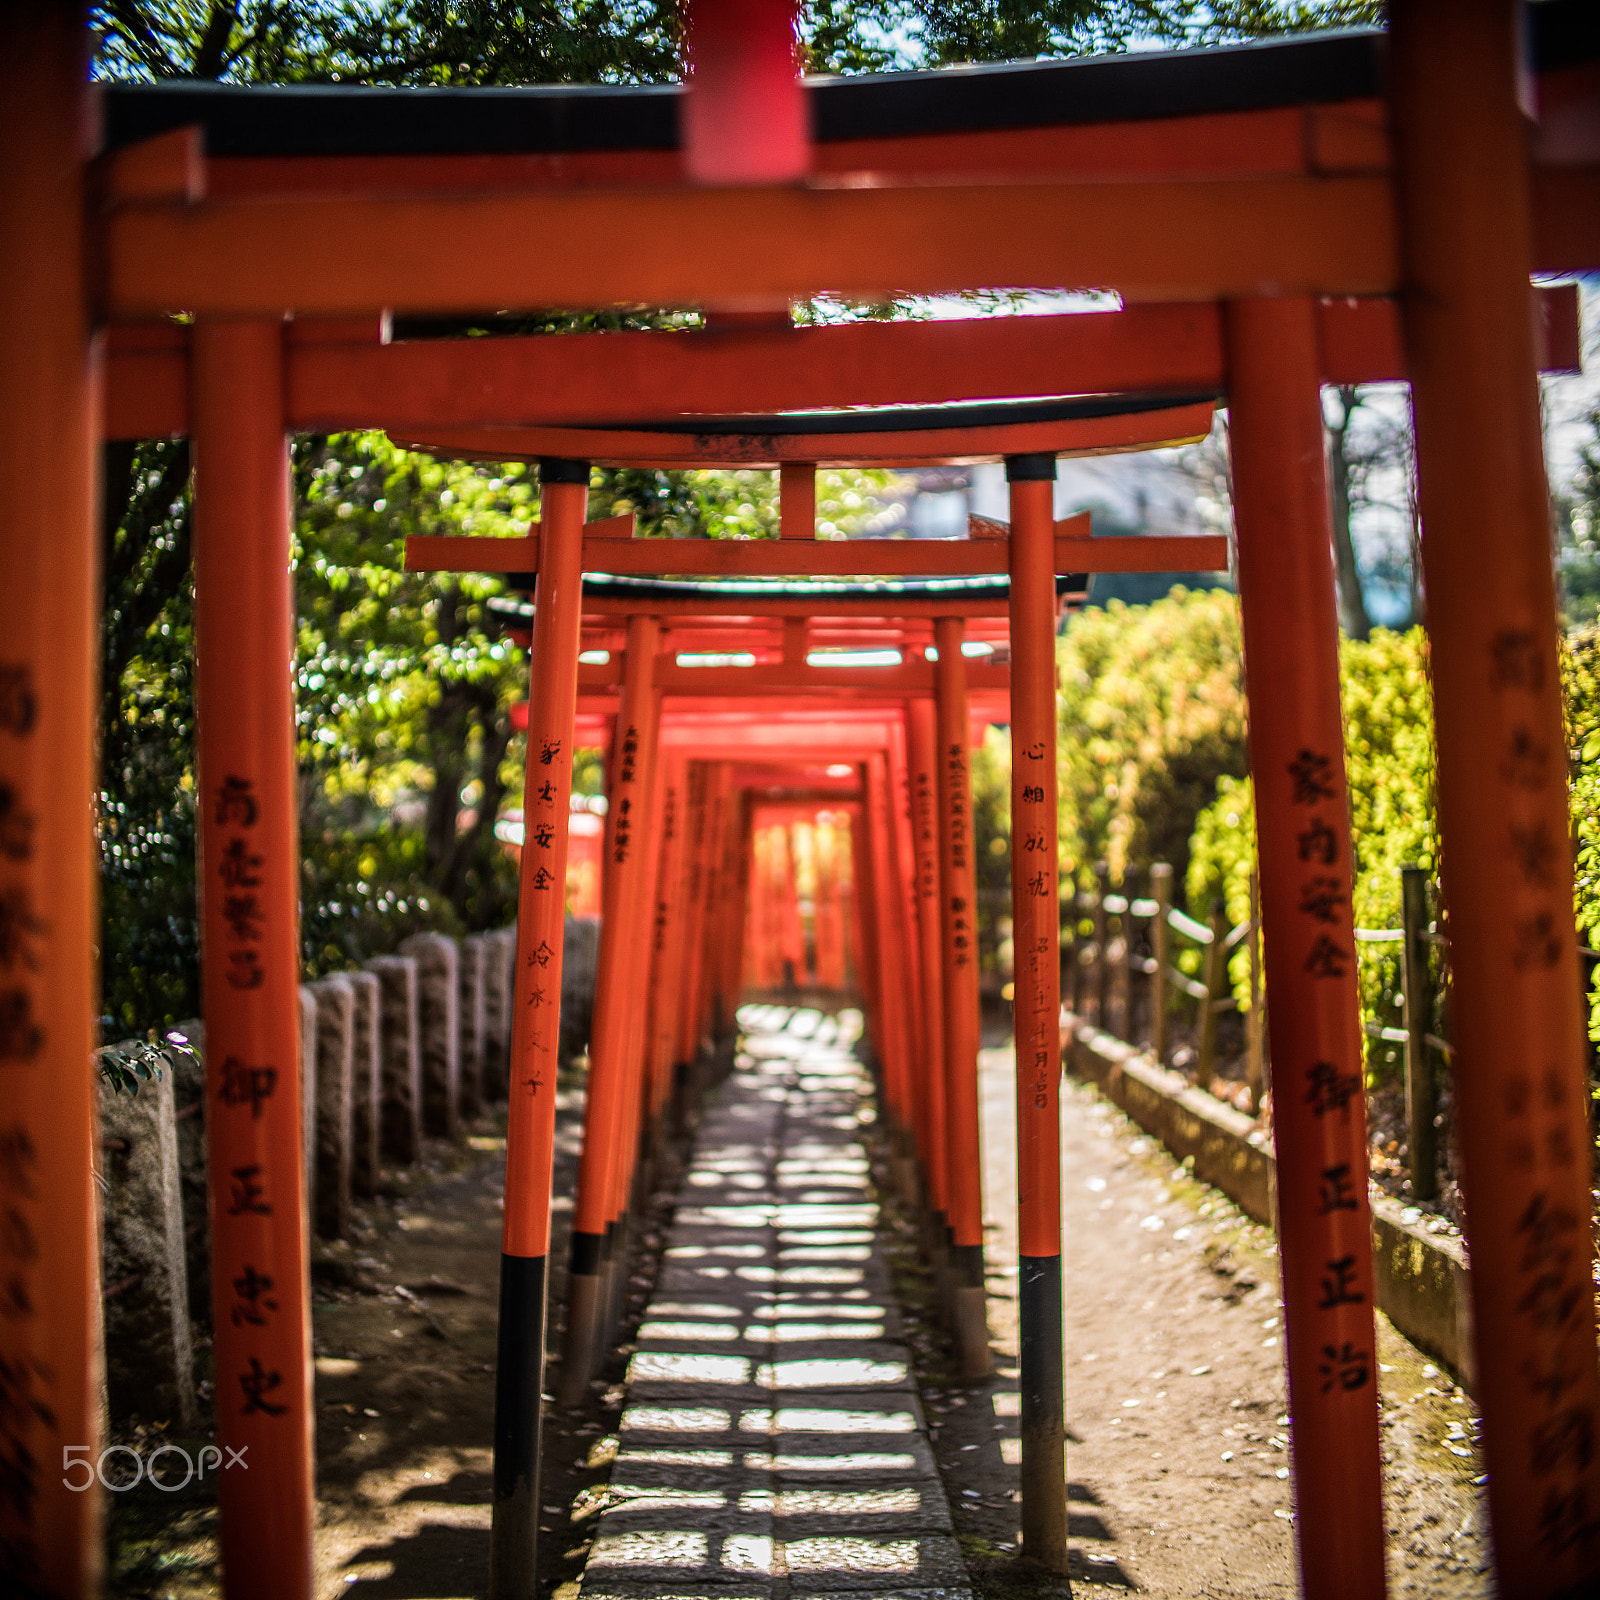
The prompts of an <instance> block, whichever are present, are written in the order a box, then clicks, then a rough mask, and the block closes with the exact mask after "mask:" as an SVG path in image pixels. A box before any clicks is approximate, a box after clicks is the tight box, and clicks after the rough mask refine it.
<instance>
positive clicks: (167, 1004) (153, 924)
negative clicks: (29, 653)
mask: <svg viewBox="0 0 1600 1600" xmlns="http://www.w3.org/2000/svg"><path fill="white" fill-rule="evenodd" d="M102 474H103V476H102V484H103V494H104V500H103V508H104V509H103V512H102V519H101V520H102V545H101V548H102V561H103V568H104V575H105V577H104V581H105V620H104V624H103V633H102V640H103V650H104V655H103V664H102V669H101V672H102V676H101V683H102V691H101V711H100V760H101V773H100V791H99V795H98V805H97V808H96V821H97V835H98V841H99V848H100V895H101V944H100V967H101V989H102V996H103V998H102V1002H101V1003H102V1008H103V1010H104V1012H105V1021H104V1022H103V1024H102V1027H103V1029H104V1031H105V1032H106V1033H107V1034H109V1035H111V1036H112V1037H115V1036H116V1035H118V1034H130V1033H138V1032H143V1030H144V1029H145V1028H146V1027H148V1026H149V1025H150V1024H151V1023H162V1024H170V1023H173V1022H176V1021H179V1020H180V1019H182V1018H184V1017H192V1016H195V1015H197V1014H198V1012H199V1010H200V982H199V930H198V927H197V925H196V920H195V875H194V859H195V856H194V853H195V822H194V768H193V747H194V671H193V662H194V627H193V591H192V589H191V586H190V581H189V451H188V446H187V444H185V443H184V442H182V441H173V440H161V441H157V442H154V443H146V444H140V445H127V444H111V445H107V446H106V448H105V451H104V455H103V464H102Z"/></svg>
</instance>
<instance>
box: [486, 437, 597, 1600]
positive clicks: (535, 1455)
mask: <svg viewBox="0 0 1600 1600" xmlns="http://www.w3.org/2000/svg"><path fill="white" fill-rule="evenodd" d="M539 483H540V504H539V520H540V541H539V544H540V549H539V577H538V588H537V589H536V591H535V595H536V606H535V611H534V618H533V641H532V647H531V652H530V653H531V660H530V663H529V674H528V676H529V684H530V688H531V691H532V692H530V694H529V697H528V736H527V737H528V753H527V768H526V773H527V775H526V778H525V780H524V782H525V790H524V798H523V815H524V819H525V832H524V838H523V845H522V867H521V884H520V888H519V892H518V897H517V968H516V994H515V1002H516V1005H515V1014H514V1016H513V1019H512V1034H511V1069H510V1073H509V1080H510V1087H509V1097H510V1106H509V1111H508V1114H507V1120H506V1209H505V1225H504V1229H503V1236H502V1241H501V1247H500V1248H501V1257H500V1322H499V1334H498V1349H497V1356H496V1368H495V1392H494V1490H493V1493H494V1509H493V1524H492V1529H491V1533H490V1543H489V1593H490V1595H491V1596H492V1597H493V1600H536V1596H537V1595H538V1593H539V1573H538V1549H539V1448H540V1437H541V1432H542V1427H541V1406H540V1395H541V1393H542V1390H543V1384H544V1341H545V1294H546V1272H545V1267H546V1260H547V1257H548V1256H549V1253H550V1175H551V1167H552V1158H553V1156H554V1152H555V1126H556V1115H555V1113H556V1092H555V1091H556V1070H557V1067H558V1065H559V1046H560V1038H561V965H562V951H563V948H564V938H565V933H566V888H567V818H568V815H569V811H570V804H569V801H570V796H571V792H572V728H573V712H574V709H575V707H576V704H577V695H578V636H579V632H580V628H581V624H582V602H583V518H584V508H585V506H586V505H587V503H588V498H589V468H588V466H587V465H586V464H585V463H583V462H580V461H550V460H547V461H541V462H540V464H539ZM541 827H544V828H545V829H547V832H548V840H549V842H548V843H542V842H541V840H542V839H543V838H544V837H545V834H543V833H541V831H540V830H541Z"/></svg>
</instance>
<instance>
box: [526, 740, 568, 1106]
mask: <svg viewBox="0 0 1600 1600" xmlns="http://www.w3.org/2000/svg"><path fill="white" fill-rule="evenodd" d="M529 769H530V776H529V782H528V786H527V792H526V794H525V795H524V798H523V838H522V848H523V852H524V857H525V864H524V867H523V881H524V883H525V885H526V887H527V888H528V889H531V890H532V891H533V892H534V893H535V894H536V895H539V896H542V897H548V896H552V895H555V896H559V897H560V902H561V908H562V910H564V909H565V906H566V884H565V883H564V882H563V881H561V879H560V878H559V877H558V875H557V873H556V872H555V870H554V861H555V853H554V852H555V842H556V830H557V829H558V828H564V827H566V826H567V813H568V812H569V811H570V810H571V806H572V801H571V798H570V796H569V794H568V792H567V791H568V787H569V783H570V779H569V778H568V774H567V767H566V763H565V762H563V760H562V741H561V740H560V739H554V738H550V737H548V736H543V737H539V738H538V739H537V742H536V744H535V746H534V757H533V761H532V762H530V764H529ZM539 925H540V926H543V927H549V926H555V927H559V926H561V917H560V915H556V916H555V920H554V921H553V922H551V921H549V920H547V919H545V918H541V919H540V923H539ZM554 957H555V951H554V950H553V949H552V948H551V945H550V942H549V939H548V938H541V939H540V941H539V943H538V944H536V945H535V946H534V948H533V949H532V950H530V951H529V952H528V953H527V956H526V965H527V983H526V987H525V991H524V992H525V994H526V1000H525V1001H524V1004H525V1005H526V1007H527V1009H528V1012H529V1013H530V1019H529V1020H530V1022H531V1028H530V1037H531V1039H532V1041H533V1047H534V1051H535V1053H536V1059H535V1061H534V1064H533V1066H532V1068H531V1069H530V1071H529V1073H528V1076H527V1077H525V1078H524V1079H523V1080H522V1083H521V1087H522V1089H523V1090H524V1091H525V1092H526V1094H527V1095H528V1097H529V1098H530V1099H537V1098H538V1096H539V1091H540V1089H542V1088H543V1087H544V1083H545V1074H544V1068H543V1065H542V1063H541V1062H540V1061H539V1060H538V1059H537V1057H541V1056H543V1055H544V1054H545V1052H546V1050H547V1049H548V1048H550V1047H551V1046H552V1045H553V1041H552V1040H551V1038H550V1032H549V1026H548V1024H549V1021H550V1019H551V1018H552V1017H554V1016H556V1015H557V1014H558V1013H559V1008H560V1002H561V996H560V993H559V990H558V989H557V986H556V985H555V984H553V983H552V982H550V981H549V972H550V963H551V961H552V960H553V959H554Z"/></svg>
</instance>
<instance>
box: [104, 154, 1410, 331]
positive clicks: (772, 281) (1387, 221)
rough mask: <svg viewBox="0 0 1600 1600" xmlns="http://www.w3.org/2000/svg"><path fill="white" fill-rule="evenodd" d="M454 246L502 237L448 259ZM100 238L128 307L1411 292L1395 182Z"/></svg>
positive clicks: (813, 200)
mask: <svg viewBox="0 0 1600 1600" xmlns="http://www.w3.org/2000/svg"><path fill="white" fill-rule="evenodd" d="M622 214H626V215H627V217H628V218H629V233H628V245H627V248H625V249H619V248H618V246H617V239H616V227H615V223H616V218H617V217H618V216H619V215H622ZM551 238H560V239H561V240H562V241H563V248H562V249H560V250H551V249H550V248H548V244H549V240H550V239H551ZM440 239H476V240H492V241H493V246H492V247H491V248H474V249H462V250H441V249H439V248H438V241H439V240H440ZM707 239H715V240H717V241H718V243H717V248H716V250H715V251H713V252H709V253H708V252H707V251H706V249H705V246H704V241H705V240H707ZM102 243H103V247H104V255H103V260H104V264H105V269H104V270H105V276H104V303H105V305H106V307H107V309H108V311H109V312H110V314H111V315H112V316H113V317H132V318H137V317H152V316H164V315H170V314H172V313H174V312H178V311H189V312H191V313H196V314H198V313H209V314H212V315H218V316H248V315H251V314H256V315H260V314H264V313H271V314H274V315H276V314H279V313H281V311H282V310H283V309H284V308H285V307H289V308H292V309H293V310H294V311H296V312H297V313H306V312H315V313H318V314H322V315H336V316H337V315H348V314H352V313H361V312H367V311H376V310H379V309H381V308H382V307H385V306H393V307H397V308H405V309H406V310H408V311H412V312H418V313H421V312H447V313H448V312H463V311H474V310H477V309H480V308H481V307H484V306H507V307H534V306H602V305H625V304H626V305H654V306H671V305H703V304H705V303H707V302H708V301H719V300H720V301H740V300H743V301H750V300H755V301H758V302H768V301H771V302H779V303H781V302H783V301H785V300H790V299H798V298H805V297H807V296H810V295H814V294H817V293H822V292H831V293H834V294H839V295H844V296H848V297H853V298H876V297H879V296H882V295H885V294H946V293H951V292H954V291H959V290H962V289H970V288H974V287H977V286H981V285H986V284H988V285H1004V284H1061V285H1100V284H1105V285H1111V286H1112V287H1114V288H1116V289H1118V290H1119V291H1120V292H1121V293H1122V294H1123V295H1124V296H1125V297H1126V298H1129V299H1140V300H1197V299H1199V300H1204V299H1212V298H1215V297H1217V296H1219V295H1226V294H1237V293H1248V292H1250V291H1251V290H1253V289H1255V288H1256V287H1257V286H1258V285H1260V284H1261V283H1263V282H1270V283H1272V284H1274V285H1275V286H1276V287H1277V288H1278V289H1279V290H1280V291H1281V292H1299V293H1309V294H1356V295H1361V294H1384V293H1392V292H1394V291H1395V290H1396V289H1398V288H1399V286H1400V272H1399V264H1398V260H1397V255H1396V246H1395V236H1394V202H1393V196H1392V192H1391V185H1390V183H1389V180H1388V179H1387V177H1384V176H1359V177H1329V178H1320V177H1287V178H1259V179H1246V180H1234V179H1226V178H1223V179H1217V180H1214V181H1209V182H1204V183H1193V182H1115V181H1113V182H1107V183H1054V182H1038V183H1007V182H998V183H983V184H965V183H951V184H926V185H916V186H911V187H905V188H857V187H853V186H839V187H822V186H820V185H817V186H811V187H775V188H761V189H743V188H728V189H702V190H661V189H639V190H632V191H630V190H622V191H610V192H577V193H574V192H563V191H559V190H558V191H551V192H547V193H544V194H540V195H538V196H531V195H526V194H510V195H506V194H484V195H457V194H442V195H410V196H405V197H381V196H373V195H368V194H355V195H349V196H326V195H295V196H292V197H288V198H281V199H261V200H251V201H243V202H241V201H237V200H218V199H211V200H206V201H202V202H201V203H200V204H199V205H194V206H170V205H143V206H140V205H130V206H126V207H124V208H122V209H120V210H117V211H114V212H112V213H111V215H110V216H109V217H108V218H107V219H106V221H105V224H104V228H103V234H102Z"/></svg>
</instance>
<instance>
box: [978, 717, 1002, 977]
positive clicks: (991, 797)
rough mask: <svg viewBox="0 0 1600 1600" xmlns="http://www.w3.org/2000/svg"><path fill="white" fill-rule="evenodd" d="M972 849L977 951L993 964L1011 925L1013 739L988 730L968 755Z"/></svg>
mask: <svg viewBox="0 0 1600 1600" xmlns="http://www.w3.org/2000/svg"><path fill="white" fill-rule="evenodd" d="M969 770H970V772H971V778H972V849H973V869H974V874H975V876H976V878H977V884H978V952H979V957H980V960H981V962H982V964H983V966H985V967H989V966H991V965H992V964H993V963H994V961H995V957H996V954H997V953H998V950H999V947H1000V946H1001V944H1003V943H1004V942H1005V940H1006V939H1007V938H1009V937H1010V931H1009V930H1010V927H1011V737H1010V735H1009V734H1008V733H1007V732H1006V731H1005V730H1004V729H1001V728H986V729H985V730H984V735H983V743H982V744H981V745H979V746H978V748H977V749H976V750H974V751H973V752H972V757H971V767H970V769H969Z"/></svg>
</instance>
